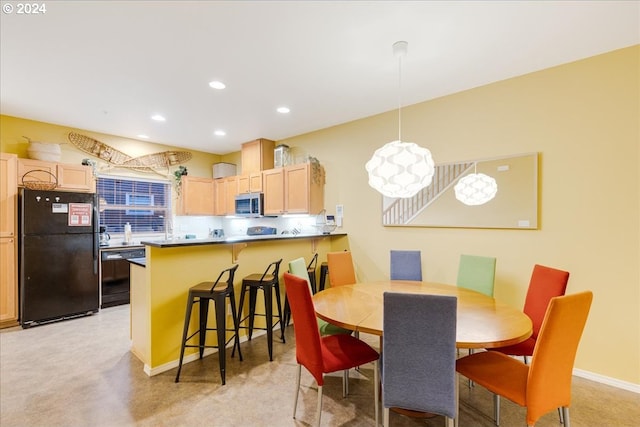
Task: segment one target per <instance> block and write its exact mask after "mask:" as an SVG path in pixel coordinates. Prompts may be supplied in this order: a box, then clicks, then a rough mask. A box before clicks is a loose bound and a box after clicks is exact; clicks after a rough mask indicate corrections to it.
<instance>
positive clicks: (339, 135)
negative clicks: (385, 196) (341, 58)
mask: <svg viewBox="0 0 640 427" xmlns="http://www.w3.org/2000/svg"><path fill="white" fill-rule="evenodd" d="M639 58H640V47H639V46H635V47H631V48H627V49H622V50H618V51H614V52H610V53H608V54H604V55H600V56H596V57H593V58H589V59H586V60H582V61H578V62H574V63H570V64H567V65H563V66H559V67H555V68H551V69H546V70H543V71H540V72H536V73H532V74H529V75H525V76H521V77H518V78H513V79H510V80H506V81H501V82H498V83H495V84H491V85H487V86H483V87H479V88H475V89H472V90H469V91H465V92H461V93H458V94H454V95H451V96H447V97H443V98H440V99H436V100H433V101H429V102H424V103H421V104H417V105H413V106H410V107H405V108H403V110H402V117H403V118H402V124H403V129H402V135H403V139H405V140H407V141H412V142H416V143H418V144H419V145H422V146H425V147H428V148H429V149H430V150H431V152H432V154H433V156H434V159H435V161H436V162H437V163H439V162H442V163H446V162H453V161H459V160H467V159H475V158H478V159H482V158H489V157H497V156H505V155H511V154H520V153H529V152H540V153H541V155H540V171H541V173H540V200H539V206H540V213H541V215H540V224H539V229H538V230H482V229H451V228H399V227H383V226H382V225H381V210H382V208H381V206H382V197H381V196H380V195H379V194H377V193H376V192H375V191H374V190H372V189H371V188H369V187H368V184H367V174H366V171H365V169H364V164H365V163H366V161H367V160H368V159H369V158H370V156H371V154H372V153H373V151H374V150H375V149H376V148H378V147H380V146H382V145H383V144H384V143H386V142H389V141H392V140H395V139H397V135H398V129H397V126H398V118H397V111H390V112H388V113H384V114H380V115H377V116H374V117H370V118H367V119H363V120H358V121H354V122H351V123H347V124H344V125H340V126H336V127H332V128H329V129H324V130H321V131H318V132H313V133H310V134H307V135H301V136H298V137H295V138H290V139H287V140H284V141H279V142H280V143H286V144H288V145H290V146H292V147H293V146H296V147H302V148H303V149H305V150H307V151H308V152H309V154H311V155H313V156H315V157H317V158H318V159H319V160H320V162H321V163H322V164H323V165H324V167H325V170H326V175H327V185H326V189H325V205H326V207H327V210H328V211H329V212H332V211H334V209H335V205H336V204H343V205H344V213H345V219H344V226H345V228H344V230H345V231H346V232H348V233H349V238H350V245H351V249H352V250H353V251H354V259H355V263H356V264H357V268H358V277H359V279H360V280H370V279H379V278H383V277H385V276H387V275H388V273H389V271H388V265H389V250H390V249H394V248H395V249H399V248H403V249H420V250H422V254H423V261H424V268H425V271H424V275H425V278H426V279H427V280H431V281H439V282H445V283H453V282H454V281H455V279H456V273H457V264H458V257H459V255H460V254H461V253H468V254H478V255H490V256H495V257H497V260H498V261H497V266H496V275H497V276H496V288H495V296H496V298H497V299H499V300H501V301H504V302H506V303H509V304H513V305H515V306H518V307H521V306H522V305H523V302H524V297H525V293H526V290H527V286H528V282H529V277H530V275H531V270H532V268H533V265H534V264H536V263H539V264H544V265H548V266H552V267H556V268H560V269H565V270H568V271H569V272H571V276H570V279H569V285H568V288H567V292H569V293H573V292H578V291H581V290H585V289H590V290H592V291H593V292H594V302H593V306H592V308H591V313H590V317H589V320H588V323H587V326H586V330H585V332H584V335H583V338H582V342H581V344H580V349H579V352H578V356H577V360H576V368H578V369H581V370H585V371H589V372H591V373H595V374H598V375H603V376H606V377H610V378H614V379H618V380H621V381H626V382H630V383H633V384H640V271H639V269H640V262H639V261H640V248H639V243H640V221H639V218H640V211H639V203H640V176H639V164H640V152H639V146H640V131H639V126H640V125H639V121H640V108H639V101H640V87H639V86H640V85H639V77H638V76H640V66H639ZM426 78H428V77H426ZM390 90H392V89H390Z"/></svg>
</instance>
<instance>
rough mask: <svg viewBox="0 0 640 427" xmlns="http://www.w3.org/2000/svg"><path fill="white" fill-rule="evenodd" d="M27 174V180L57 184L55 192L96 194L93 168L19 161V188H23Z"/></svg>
mask: <svg viewBox="0 0 640 427" xmlns="http://www.w3.org/2000/svg"><path fill="white" fill-rule="evenodd" d="M27 173H28V174H29V175H28V177H27V179H32V180H38V181H45V182H57V186H56V188H55V191H78V192H83V193H84V192H86V193H95V192H96V180H95V177H94V176H93V168H92V167H91V166H84V165H72V164H66V163H54V162H45V161H42V160H33V159H18V173H17V179H18V186H20V187H22V186H23V185H22V179H23V177H24V176H25V174H27Z"/></svg>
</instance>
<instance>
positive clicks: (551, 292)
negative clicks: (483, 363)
mask: <svg viewBox="0 0 640 427" xmlns="http://www.w3.org/2000/svg"><path fill="white" fill-rule="evenodd" d="M568 281H569V272H567V271H563V270H557V269H555V268H551V267H545V266H544V265H539V264H536V265H534V267H533V272H532V273H531V280H530V281H529V289H528V291H527V297H526V298H525V302H524V310H523V311H524V313H525V314H526V315H527V316H529V317H530V318H531V322H532V323H533V333H532V334H531V337H529V338H528V339H527V340H525V341H523V342H521V343H518V344H515V345H510V346H507V347H498V348H493V349H491V350H495V351H499V352H501V353H504V354H508V355H511V356H523V357H524V363H527V356H532V355H533V350H534V348H535V346H536V341H537V339H538V334H539V333H540V327H541V326H542V320H543V319H544V315H545V313H546V311H547V307H548V306H549V301H551V298H553V297H557V296H562V295H564V293H565V291H566V290H567V282H568Z"/></svg>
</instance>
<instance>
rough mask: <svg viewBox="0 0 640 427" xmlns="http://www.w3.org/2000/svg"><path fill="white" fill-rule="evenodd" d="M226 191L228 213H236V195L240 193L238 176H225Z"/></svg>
mask: <svg viewBox="0 0 640 427" xmlns="http://www.w3.org/2000/svg"><path fill="white" fill-rule="evenodd" d="M224 193H225V201H226V215H233V214H235V213H236V196H237V195H238V177H237V176H228V177H226V178H224Z"/></svg>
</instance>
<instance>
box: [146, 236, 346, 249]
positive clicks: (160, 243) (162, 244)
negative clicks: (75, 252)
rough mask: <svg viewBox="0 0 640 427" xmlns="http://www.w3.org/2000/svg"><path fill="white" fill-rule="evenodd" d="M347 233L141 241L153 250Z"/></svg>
mask: <svg viewBox="0 0 640 427" xmlns="http://www.w3.org/2000/svg"><path fill="white" fill-rule="evenodd" d="M346 235H347V233H331V234H296V235H293V234H269V235H265V236H234V237H225V238H211V239H178V240H155V241H144V240H143V241H142V242H140V243H141V244H143V245H147V246H152V247H154V248H175V247H181V246H200V245H224V244H234V243H251V242H263V241H272V240H295V239H318V238H323V237H334V236H346Z"/></svg>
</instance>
